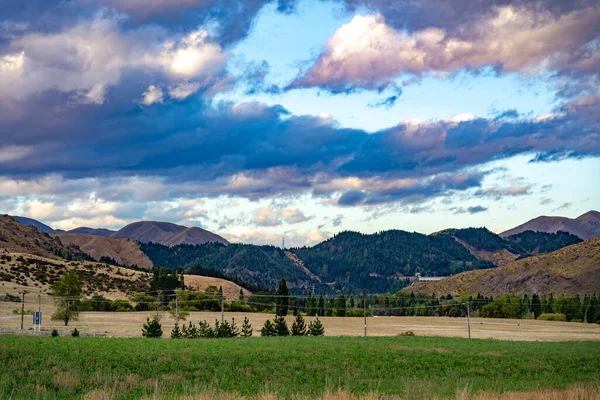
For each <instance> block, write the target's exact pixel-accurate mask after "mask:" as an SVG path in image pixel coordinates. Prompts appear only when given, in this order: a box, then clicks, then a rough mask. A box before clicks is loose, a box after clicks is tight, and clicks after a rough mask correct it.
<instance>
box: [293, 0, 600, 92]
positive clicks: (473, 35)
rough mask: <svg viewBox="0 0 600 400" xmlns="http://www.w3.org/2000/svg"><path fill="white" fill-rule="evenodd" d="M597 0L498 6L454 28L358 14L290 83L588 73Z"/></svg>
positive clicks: (333, 85) (599, 58)
mask: <svg viewBox="0 0 600 400" xmlns="http://www.w3.org/2000/svg"><path fill="white" fill-rule="evenodd" d="M599 36H600V6H592V7H589V8H587V9H582V10H576V11H572V12H569V13H567V14H563V15H560V16H555V15H554V14H552V13H550V12H545V11H540V10H535V11H533V10H530V9H527V8H515V7H511V6H506V7H498V8H496V9H495V12H494V13H493V14H492V15H490V16H485V17H483V16H482V17H481V18H479V19H478V20H476V21H474V22H470V23H465V24H464V25H462V26H460V27H459V29H454V30H452V31H449V30H448V31H447V30H444V29H443V28H438V27H436V28H424V29H421V30H418V31H413V32H406V31H400V30H397V29H395V28H393V27H392V26H391V25H389V24H387V23H386V21H385V20H384V18H383V17H382V16H381V15H366V16H362V15H357V16H356V17H354V18H353V19H352V21H351V22H350V23H348V24H346V25H343V26H341V27H340V28H339V29H338V30H337V31H336V32H335V33H334V34H333V36H332V37H331V38H330V39H329V40H328V41H327V44H326V46H325V48H324V50H323V52H322V53H321V54H320V56H319V57H318V58H317V60H316V61H315V63H314V64H313V65H312V66H311V67H310V68H309V69H308V70H307V71H305V72H304V73H302V74H301V75H300V76H299V77H298V78H297V79H296V80H295V81H293V82H292V83H291V84H290V85H289V88H297V87H313V86H320V87H326V88H329V89H331V90H333V91H346V90H352V89H354V88H365V89H382V88H385V87H387V86H389V85H390V84H392V81H393V80H394V79H395V78H396V77H398V76H400V75H416V76H423V75H442V76H443V75H445V74H449V73H453V72H456V71H459V70H463V69H474V70H477V69H481V68H485V67H493V68H495V69H497V70H498V71H506V72H516V73H520V74H525V75H536V74H538V73H542V72H546V71H552V72H555V71H560V72H577V73H590V72H595V71H597V70H598V67H599V66H600V52H599V51H598V46H599V44H598V38H599Z"/></svg>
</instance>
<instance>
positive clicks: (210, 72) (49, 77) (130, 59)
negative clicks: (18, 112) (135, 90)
mask: <svg viewBox="0 0 600 400" xmlns="http://www.w3.org/2000/svg"><path fill="white" fill-rule="evenodd" d="M122 20H123V19H122V17H119V16H116V17H114V16H113V17H107V16H104V15H99V16H96V17H95V18H93V19H91V20H81V21H80V22H79V23H77V24H76V25H74V26H71V27H69V28H65V29H64V30H63V31H59V32H54V33H45V34H43V33H33V32H32V33H25V34H23V35H22V36H19V37H15V38H14V39H13V40H12V41H11V42H10V44H9V49H10V51H9V52H7V53H6V54H4V55H0V100H1V99H2V98H8V99H21V98H26V97H28V96H31V95H33V94H36V93H41V92H44V91H47V90H50V89H55V90H58V91H61V92H66V93H71V92H72V93H73V94H74V99H75V101H76V102H78V103H85V104H102V103H103V102H104V97H105V94H106V91H107V89H108V87H110V86H112V85H115V84H117V83H119V81H120V79H121V76H122V74H123V72H124V71H125V70H127V69H141V70H144V71H146V72H148V73H150V74H154V75H155V76H156V79H157V80H167V81H168V83H169V84H170V85H172V86H173V87H174V88H175V89H174V94H173V97H175V98H177V99H181V98H184V97H186V96H187V95H189V94H191V93H192V92H193V91H195V90H198V88H199V86H198V87H196V88H195V86H194V85H195V84H188V85H187V86H185V85H184V84H185V82H187V81H189V80H190V79H194V80H199V81H202V82H205V83H204V84H205V86H210V84H212V83H214V82H217V81H218V80H219V79H218V76H219V75H220V74H222V73H223V71H224V65H225V63H226V62H227V59H228V54H227V53H226V52H224V51H223V49H222V48H221V47H220V46H219V45H218V44H216V43H213V42H211V40H210V38H209V36H208V33H207V32H206V31H205V30H202V29H197V30H194V31H191V32H188V33H186V34H184V35H181V34H169V33H168V32H167V31H166V30H164V29H163V28H160V27H156V26H149V27H143V28H139V29H137V30H131V31H123V30H122V29H121V25H122ZM180 85H183V86H180ZM194 88H195V89H194ZM185 93H188V94H187V95H186V94H185Z"/></svg>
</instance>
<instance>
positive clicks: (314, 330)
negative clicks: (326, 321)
mask: <svg viewBox="0 0 600 400" xmlns="http://www.w3.org/2000/svg"><path fill="white" fill-rule="evenodd" d="M308 334H309V335H311V336H323V335H325V327H324V326H323V324H322V323H321V321H320V320H319V318H317V319H315V320H314V321H311V322H310V323H309V324H308Z"/></svg>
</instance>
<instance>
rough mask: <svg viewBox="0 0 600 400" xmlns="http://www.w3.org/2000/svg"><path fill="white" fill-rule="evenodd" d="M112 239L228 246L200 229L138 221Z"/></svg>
mask: <svg viewBox="0 0 600 400" xmlns="http://www.w3.org/2000/svg"><path fill="white" fill-rule="evenodd" d="M111 237H113V238H126V239H131V240H135V241H138V242H141V243H150V242H152V243H159V244H164V245H166V246H176V245H178V244H192V245H196V244H204V243H210V242H213V243H222V244H229V242H228V241H227V240H225V239H224V238H222V237H221V236H219V235H217V234H215V233H212V232H209V231H207V230H205V229H202V228H197V227H192V228H187V227H185V226H181V225H176V224H172V223H169V222H158V221H140V222H134V223H132V224H129V225H127V226H125V227H123V228H122V229H120V230H119V231H117V232H115V233H113V234H112V235H111Z"/></svg>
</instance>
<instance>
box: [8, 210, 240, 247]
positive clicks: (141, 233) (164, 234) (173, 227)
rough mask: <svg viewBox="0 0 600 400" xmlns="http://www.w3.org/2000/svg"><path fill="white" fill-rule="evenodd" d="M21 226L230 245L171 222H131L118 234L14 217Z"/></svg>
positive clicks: (172, 242) (51, 231)
mask: <svg viewBox="0 0 600 400" xmlns="http://www.w3.org/2000/svg"><path fill="white" fill-rule="evenodd" d="M12 218H14V219H15V220H16V221H17V222H19V223H20V224H21V225H26V226H33V227H35V228H37V230H38V231H40V232H44V233H48V234H58V233H72V234H79V235H93V236H100V237H112V238H116V239H131V240H134V241H137V242H141V243H150V242H152V243H159V244H164V245H165V246H176V245H179V244H191V245H197V244H204V243H211V242H212V243H222V244H225V245H227V244H229V242H228V241H227V240H226V239H225V238H223V237H221V236H219V235H217V234H215V233H212V232H210V231H207V230H206V229H202V228H198V227H191V228H188V227H186V226H182V225H177V224H172V223H170V222H159V221H139V222H134V223H131V224H129V225H127V226H125V227H123V228H121V229H120V230H118V231H113V230H110V229H104V228H89V227H79V228H75V229H71V230H69V231H64V230H61V229H52V227H50V226H48V225H46V224H44V223H42V222H40V221H37V220H35V219H33V218H27V217H19V216H13V217H12Z"/></svg>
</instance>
